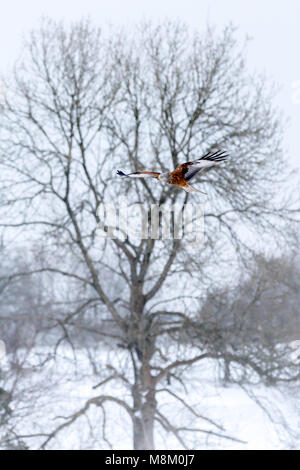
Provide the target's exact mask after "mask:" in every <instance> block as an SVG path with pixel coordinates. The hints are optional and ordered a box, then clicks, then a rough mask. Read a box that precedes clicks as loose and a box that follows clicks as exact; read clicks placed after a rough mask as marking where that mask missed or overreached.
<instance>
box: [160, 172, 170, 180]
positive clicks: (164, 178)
mask: <svg viewBox="0 0 300 470" xmlns="http://www.w3.org/2000/svg"><path fill="white" fill-rule="evenodd" d="M168 178H169V172H168V173H161V174H160V175H159V176H158V178H157V179H159V181H168Z"/></svg>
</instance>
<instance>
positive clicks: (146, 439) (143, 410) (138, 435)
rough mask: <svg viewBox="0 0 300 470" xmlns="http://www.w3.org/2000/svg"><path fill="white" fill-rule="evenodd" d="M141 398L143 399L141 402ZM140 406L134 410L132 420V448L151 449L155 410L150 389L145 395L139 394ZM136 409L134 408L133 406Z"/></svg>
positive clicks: (154, 402) (154, 401)
mask: <svg viewBox="0 0 300 470" xmlns="http://www.w3.org/2000/svg"><path fill="white" fill-rule="evenodd" d="M143 399H144V400H145V401H144V403H143ZM138 400H139V403H140V406H141V407H140V408H139V409H137V410H136V411H135V417H134V421H133V447H134V450H153V449H154V448H155V446H154V417H155V410H156V400H155V394H154V393H153V391H152V390H150V391H149V392H147V393H146V395H145V397H143V396H142V394H139V398H138ZM135 409H136V408H135Z"/></svg>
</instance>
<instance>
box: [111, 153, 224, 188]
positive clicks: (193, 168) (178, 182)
mask: <svg viewBox="0 0 300 470" xmlns="http://www.w3.org/2000/svg"><path fill="white" fill-rule="evenodd" d="M227 157H228V155H227V154H226V152H224V151H220V150H218V151H217V152H208V153H207V154H205V155H204V156H203V157H201V158H198V160H195V161H193V162H186V163H182V164H181V165H178V167H177V168H176V169H175V170H174V171H171V172H167V173H158V172H156V171H136V172H134V173H128V174H126V173H123V171H120V170H118V171H117V175H119V176H125V177H128V178H155V179H157V180H160V181H163V182H165V183H167V184H172V185H173V186H177V187H178V188H182V189H184V190H185V191H187V192H188V193H194V192H197V193H201V192H202V191H199V190H198V189H196V188H194V187H193V186H191V185H190V184H189V183H188V181H189V180H190V179H191V178H193V177H194V176H195V175H196V174H197V173H199V172H200V171H203V170H206V169H208V168H210V167H212V166H215V165H218V164H219V163H221V162H223V161H224V160H225V159H226V158H227Z"/></svg>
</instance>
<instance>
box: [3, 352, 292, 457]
mask: <svg viewBox="0 0 300 470" xmlns="http://www.w3.org/2000/svg"><path fill="white" fill-rule="evenodd" d="M35 353H37V352H36V351H35ZM44 356H45V351H44V350H43V351H39V352H38V355H37V356H35V360H36V359H37V357H38V360H39V361H41V359H44ZM112 363H113V364H115V365H118V367H122V368H123V369H125V370H126V368H127V367H128V364H127V359H126V356H125V355H124V353H123V352H120V353H119V354H116V353H114V352H112V351H110V350H109V349H104V348H102V349H99V351H98V359H97V367H98V369H99V370H98V374H99V372H100V375H102V377H103V376H105V374H107V369H108V367H107V366H108V365H109V364H112ZM8 367H9V365H8V362H7V364H6V368H7V369H8ZM217 375H218V374H217V365H216V363H215V362H214V361H212V360H210V361H206V362H202V363H201V365H198V366H197V367H193V369H188V370H186V371H185V372H184V374H183V377H182V378H183V379H185V383H186V384H187V390H184V389H183V388H182V386H180V385H179V384H176V382H174V383H172V390H173V391H176V392H177V393H179V394H180V396H181V397H182V398H183V399H185V400H186V401H187V402H188V404H189V405H190V406H191V407H192V408H193V409H197V410H198V412H200V413H201V414H202V415H204V416H206V417H208V418H210V419H213V420H214V421H216V422H218V423H219V424H221V425H222V426H223V427H224V428H225V434H228V435H230V436H232V437H236V438H238V439H240V440H242V441H245V443H237V442H233V441H231V440H224V439H222V438H219V437H216V436H212V435H207V434H204V433H188V434H187V435H186V436H187V439H188V442H189V446H190V448H191V449H300V413H299V408H297V406H298V405H297V403H298V400H297V396H298V397H299V393H298V392H299V391H298V390H297V388H299V384H298V386H297V387H295V388H294V390H291V389H281V390H279V389H278V388H276V389H275V388H272V387H264V386H261V385H259V386H256V387H252V388H251V389H250V394H252V393H254V394H255V396H256V398H258V399H259V402H260V406H259V405H258V404H257V403H256V402H255V400H253V398H251V397H250V396H249V392H246V391H244V390H242V389H241V388H240V387H239V386H237V385H234V386H228V387H223V386H221V385H220V384H219V383H218V381H217ZM98 382H99V375H96V374H95V370H93V367H92V366H91V364H90V361H89V359H88V357H87V353H86V352H85V351H80V352H78V351H77V352H76V356H74V353H73V352H72V351H71V349H68V348H60V351H59V353H58V354H57V355H56V358H55V359H50V360H49V361H48V362H46V363H45V365H44V366H43V368H42V369H40V368H37V369H36V371H35V370H34V369H33V370H30V369H27V370H26V371H25V372H24V377H23V379H22V380H21V381H20V382H19V385H17V389H16V392H17V394H16V397H17V400H16V405H15V413H16V417H15V421H14V425H15V430H17V431H18V433H19V434H21V435H29V434H30V435H33V434H39V433H42V434H43V433H45V432H47V433H49V432H51V431H52V430H53V429H55V428H56V427H57V426H59V425H60V424H62V423H64V422H65V420H66V418H67V417H68V416H70V415H71V414H72V413H74V412H76V411H78V410H79V409H80V408H82V407H83V406H84V404H85V403H86V401H87V400H88V399H90V398H91V397H94V396H97V395H98V394H100V393H101V394H102V393H106V394H112V395H114V396H116V397H118V398H122V399H125V398H128V402H129V403H130V391H129V390H127V389H126V388H125V387H124V386H123V385H121V384H120V383H119V382H110V383H109V384H107V385H106V386H105V387H104V389H103V388H102V389H101V391H100V390H99V389H93V386H95V385H96V384H97V383H98ZM165 386H166V385H165V384H162V388H163V387H165ZM157 398H158V402H159V409H160V411H162V412H163V413H164V414H165V415H166V416H168V418H169V419H170V420H172V422H173V423H175V424H177V425H179V426H185V427H197V428H201V429H206V430H209V429H210V430H214V431H216V429H215V428H213V427H211V426H210V425H208V424H207V423H206V422H204V421H203V420H201V419H198V418H195V416H193V415H191V414H190V413H187V412H186V410H184V409H183V406H182V405H181V404H180V403H179V404H178V402H175V401H174V399H173V398H172V397H171V396H170V395H169V394H167V393H165V392H163V391H162V392H161V393H159V394H158V395H157ZM263 409H265V411H264V410H263ZM268 410H269V411H270V410H271V412H272V417H273V422H272V421H271V420H270V419H269V417H268V416H267V412H268ZM287 428H288V429H287ZM0 429H1V428H0ZM102 429H103V413H102V411H101V409H99V408H97V407H96V406H94V405H92V406H91V407H90V409H89V411H88V412H87V413H86V415H83V416H81V417H79V418H78V419H77V420H76V421H74V423H73V424H71V425H70V426H68V427H66V428H64V429H62V430H61V431H60V432H59V433H58V434H57V436H56V437H55V438H54V439H53V440H51V441H50V442H49V444H48V445H47V448H49V449H107V448H110V447H109V445H110V443H111V444H112V447H113V448H114V449H131V448H132V434H131V424H130V419H129V417H128V416H127V414H126V412H125V411H124V410H122V409H120V408H119V407H118V406H116V405H115V404H109V405H107V407H106V440H103V439H102V437H101V436H102ZM298 431H299V433H298ZM45 439H46V437H44V436H40V437H30V438H28V439H27V438H26V439H25V442H26V443H27V444H28V446H29V448H30V449H37V448H39V446H40V445H41V443H43V442H44V441H45ZM155 441H156V447H157V449H180V448H181V447H180V445H179V443H178V442H177V440H176V439H175V437H174V436H173V435H170V434H166V433H165V432H164V431H163V430H162V429H161V428H160V427H157V428H156V431H155Z"/></svg>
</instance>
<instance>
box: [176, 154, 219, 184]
mask: <svg viewBox="0 0 300 470" xmlns="http://www.w3.org/2000/svg"><path fill="white" fill-rule="evenodd" d="M227 157H228V154H227V153H226V152H225V151H221V150H218V151H216V152H208V153H206V154H205V155H203V157H201V158H199V159H198V160H195V161H193V162H187V163H183V164H182V165H179V166H178V169H180V170H181V171H182V175H183V177H184V178H185V180H186V181H189V180H190V179H191V178H192V177H193V176H195V175H196V174H197V173H198V172H199V171H203V170H207V169H208V168H210V167H212V166H215V165H218V164H219V163H221V162H223V161H224V160H225V159H226V158H227Z"/></svg>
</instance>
